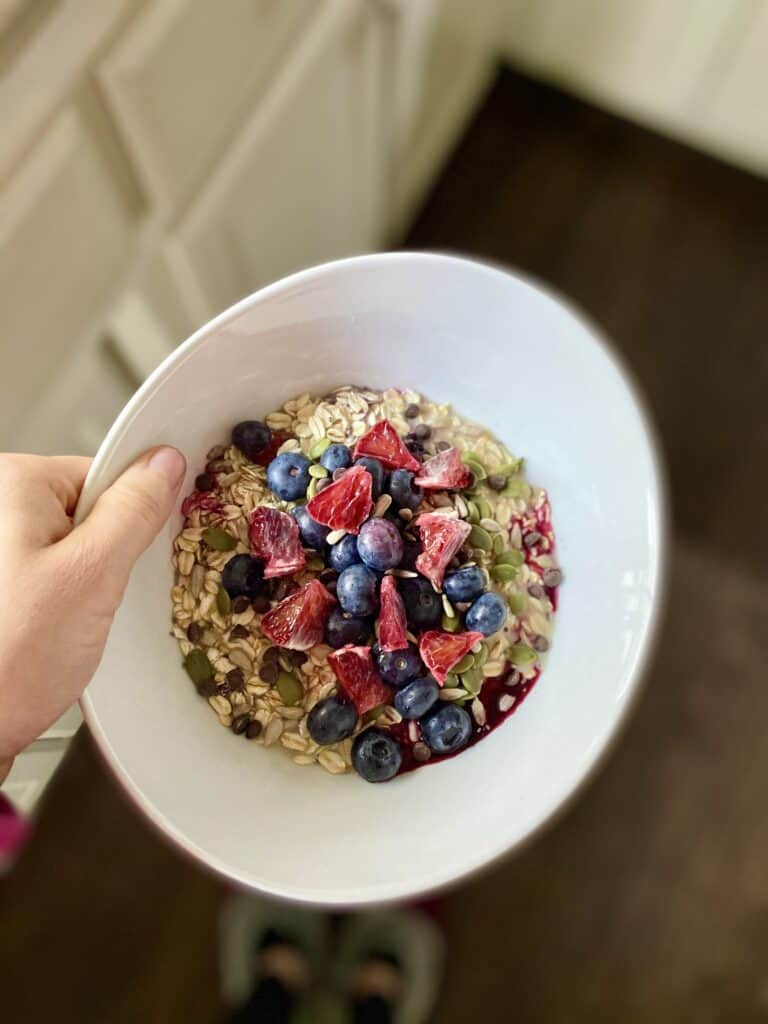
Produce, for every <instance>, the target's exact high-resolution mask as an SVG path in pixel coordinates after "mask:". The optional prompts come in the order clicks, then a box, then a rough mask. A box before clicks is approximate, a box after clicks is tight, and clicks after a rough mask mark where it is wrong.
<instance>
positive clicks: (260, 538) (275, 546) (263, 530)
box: [248, 505, 307, 580]
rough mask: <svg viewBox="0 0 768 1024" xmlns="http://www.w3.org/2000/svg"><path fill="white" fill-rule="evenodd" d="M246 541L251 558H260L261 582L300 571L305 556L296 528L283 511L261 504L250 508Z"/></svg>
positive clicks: (295, 524) (294, 521)
mask: <svg viewBox="0 0 768 1024" xmlns="http://www.w3.org/2000/svg"><path fill="white" fill-rule="evenodd" d="M248 539H249V540H250V542H251V551H252V552H253V553H254V555H256V557H257V558H263V559H264V562H265V566H264V579H265V580H269V579H272V577H273V576H289V575H290V574H291V573H293V572H298V571H299V569H303V568H304V565H305V563H306V561H307V556H306V555H305V554H304V548H303V547H302V546H301V540H300V538H299V526H298V523H297V522H296V520H295V519H294V518H293V516H289V515H288V513H287V512H280V511H279V510H278V509H276V508H267V507H266V506H265V505H260V506H259V507H258V508H257V509H254V511H253V515H252V516H251V524H250V526H249V527H248Z"/></svg>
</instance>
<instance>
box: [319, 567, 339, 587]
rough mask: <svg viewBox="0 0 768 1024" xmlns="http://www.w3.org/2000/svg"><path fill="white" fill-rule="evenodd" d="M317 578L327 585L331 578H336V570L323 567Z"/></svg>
mask: <svg viewBox="0 0 768 1024" xmlns="http://www.w3.org/2000/svg"><path fill="white" fill-rule="evenodd" d="M317 578H318V579H319V580H320V582H321V583H324V584H325V586H326V587H327V586H328V584H329V583H330V582H331V580H335V579H336V571H335V570H334V569H323V571H322V572H321V573H320V575H319V576H318V577H317Z"/></svg>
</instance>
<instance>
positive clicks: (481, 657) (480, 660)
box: [473, 644, 488, 668]
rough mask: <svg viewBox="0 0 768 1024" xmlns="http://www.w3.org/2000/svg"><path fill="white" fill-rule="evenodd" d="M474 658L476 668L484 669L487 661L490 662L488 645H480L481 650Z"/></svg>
mask: <svg viewBox="0 0 768 1024" xmlns="http://www.w3.org/2000/svg"><path fill="white" fill-rule="evenodd" d="M473 657H474V659H475V668H482V667H483V665H484V664H485V663H486V661H488V645H487V644H480V650H479V651H478V652H477V654H475V655H473Z"/></svg>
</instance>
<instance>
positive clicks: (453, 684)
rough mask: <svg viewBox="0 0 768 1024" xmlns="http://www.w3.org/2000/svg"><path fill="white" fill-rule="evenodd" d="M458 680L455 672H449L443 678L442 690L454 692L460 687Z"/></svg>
mask: <svg viewBox="0 0 768 1024" xmlns="http://www.w3.org/2000/svg"><path fill="white" fill-rule="evenodd" d="M460 682H461V681H460V679H459V677H458V676H457V675H456V673H455V672H449V673H448V675H447V676H446V677H445V682H444V683H443V688H444V689H446V690H455V689H456V688H457V687H458V686H459V685H460Z"/></svg>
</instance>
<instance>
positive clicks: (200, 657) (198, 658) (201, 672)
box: [184, 647, 213, 684]
mask: <svg viewBox="0 0 768 1024" xmlns="http://www.w3.org/2000/svg"><path fill="white" fill-rule="evenodd" d="M184 669H185V671H186V673H187V675H188V676H189V678H190V679H191V680H192V682H193V683H195V684H197V683H202V681H203V680H204V679H211V678H212V677H213V666H212V665H211V663H210V661H208V655H207V654H206V653H205V651H202V650H200V648H199V647H193V648H192V650H191V651H190V652H189V654H188V655H187V656H186V658H185V659H184Z"/></svg>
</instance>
